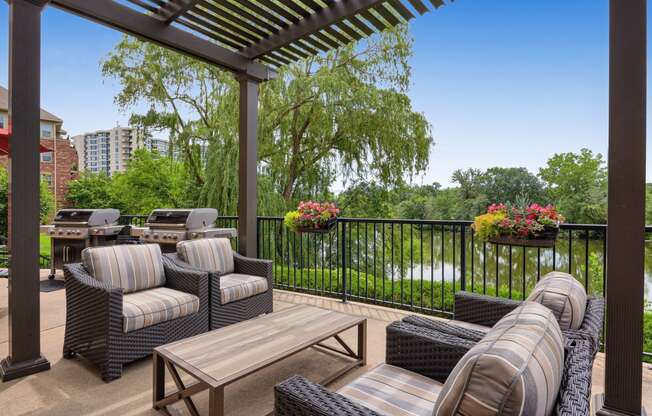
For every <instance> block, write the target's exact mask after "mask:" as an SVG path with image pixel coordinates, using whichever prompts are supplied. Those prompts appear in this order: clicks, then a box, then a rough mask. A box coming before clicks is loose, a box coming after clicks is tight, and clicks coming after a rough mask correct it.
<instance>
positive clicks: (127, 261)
mask: <svg viewBox="0 0 652 416" xmlns="http://www.w3.org/2000/svg"><path fill="white" fill-rule="evenodd" d="M82 263H83V264H84V267H86V270H88V272H89V273H90V274H91V276H93V277H94V278H96V279H97V280H99V281H101V282H105V283H109V284H110V285H111V286H112V287H120V288H122V289H123V291H124V293H131V292H137V291H139V290H143V289H151V288H153V287H158V286H163V285H164V284H165V271H164V270H163V255H162V254H161V247H159V245H158V244H138V245H116V246H108V247H90V248H86V249H84V250H83V251H82Z"/></svg>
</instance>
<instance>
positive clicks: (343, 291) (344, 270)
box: [340, 221, 347, 303]
mask: <svg viewBox="0 0 652 416" xmlns="http://www.w3.org/2000/svg"><path fill="white" fill-rule="evenodd" d="M341 230H342V235H341V236H340V240H341V241H342V245H341V251H342V256H341V257H342V303H346V290H347V284H346V283H347V282H346V222H344V221H342V227H341Z"/></svg>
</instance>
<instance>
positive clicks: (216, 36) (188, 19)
mask: <svg viewBox="0 0 652 416" xmlns="http://www.w3.org/2000/svg"><path fill="white" fill-rule="evenodd" d="M194 20H199V19H197V18H196V17H194V16H185V17H179V18H177V20H176V21H177V23H179V24H181V25H184V26H185V27H187V28H188V29H191V30H194V31H195V32H198V33H201V34H202V35H204V36H208V37H209V38H211V39H213V40H215V41H217V42H219V43H221V44H224V45H226V46H229V47H231V48H233V49H241V48H242V46H243V43H237V42H235V41H233V40H232V39H231V38H230V37H225V36H222V34H221V33H216V32H214V31H213V29H212V28H210V29H209V28H207V27H205V26H203V25H198V24H196V23H194ZM222 32H223V31H222ZM244 44H246V42H245V43H244Z"/></svg>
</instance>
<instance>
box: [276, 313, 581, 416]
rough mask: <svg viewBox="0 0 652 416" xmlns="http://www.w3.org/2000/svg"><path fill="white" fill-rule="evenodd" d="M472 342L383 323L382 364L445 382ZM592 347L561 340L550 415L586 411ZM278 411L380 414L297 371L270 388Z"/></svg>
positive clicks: (290, 415) (283, 414) (323, 415)
mask: <svg viewBox="0 0 652 416" xmlns="http://www.w3.org/2000/svg"><path fill="white" fill-rule="evenodd" d="M474 344H475V343H473V342H470V341H468V340H465V339H462V338H458V337H455V336H452V335H449V334H443V333H440V332H438V331H435V330H432V329H429V328H424V327H419V326H415V325H411V324H408V323H405V322H400V321H398V322H394V323H392V324H390V325H389V326H388V327H387V356H386V362H387V364H390V365H393V366H396V367H400V368H403V369H406V370H409V371H411V372H414V373H417V374H420V375H423V376H426V377H429V378H432V379H434V380H437V381H439V382H444V381H445V379H446V378H447V377H448V375H449V374H450V373H451V371H452V370H453V368H454V367H455V365H456V364H457V362H458V361H459V360H460V359H461V358H462V356H463V355H464V354H465V353H466V352H467V351H468V350H469V349H470V348H471V347H472V346H473V345H474ZM591 362H592V347H591V345H590V343H589V342H587V341H583V340H566V346H565V361H564V373H563V376H562V380H561V386H560V390H559V394H558V396H557V403H556V406H555V412H554V414H555V415H560V416H561V415H586V414H589V403H590V394H591V371H592V366H591ZM274 393H275V410H276V415H277V416H298V415H300V416H358V415H359V416H383V415H380V414H379V413H377V412H375V411H373V410H371V409H368V408H366V407H364V406H362V405H361V404H359V403H355V402H354V401H352V400H350V399H349V398H347V397H344V396H343V395H341V394H339V393H336V392H331V391H329V390H327V389H325V388H324V387H322V386H320V385H318V384H316V383H313V382H311V381H309V380H307V379H306V378H304V377H301V376H294V377H291V378H289V379H287V380H285V381H283V382H282V383H280V384H278V385H277V386H276V387H275V389H274Z"/></svg>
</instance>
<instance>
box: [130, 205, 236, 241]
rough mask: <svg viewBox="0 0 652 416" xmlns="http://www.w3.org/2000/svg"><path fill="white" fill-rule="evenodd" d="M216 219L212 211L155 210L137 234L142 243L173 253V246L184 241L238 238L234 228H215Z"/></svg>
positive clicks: (198, 209) (201, 209)
mask: <svg viewBox="0 0 652 416" xmlns="http://www.w3.org/2000/svg"><path fill="white" fill-rule="evenodd" d="M216 219H217V210H216V209H214V208H194V209H155V210H154V211H152V213H151V214H149V217H148V218H147V223H145V227H144V228H143V229H142V230H139V231H138V234H139V235H140V239H141V240H142V241H145V242H148V243H158V244H159V245H160V246H161V249H162V250H163V251H164V252H174V251H175V250H176V244H177V243H178V242H179V241H183V240H194V239H198V238H217V237H224V238H231V237H235V236H236V235H237V230H236V229H235V228H216V227H215V220H216Z"/></svg>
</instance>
